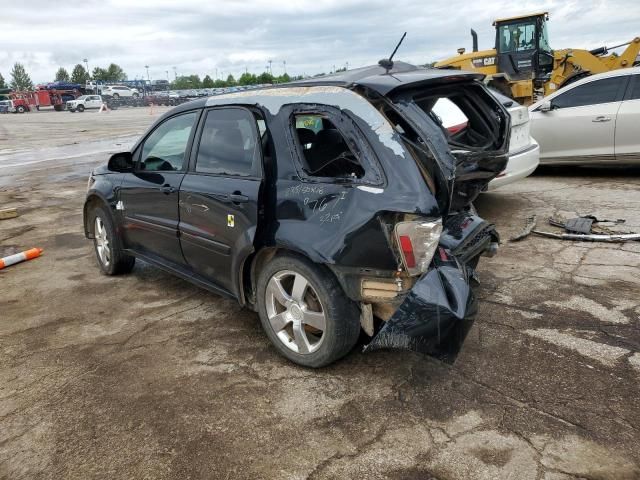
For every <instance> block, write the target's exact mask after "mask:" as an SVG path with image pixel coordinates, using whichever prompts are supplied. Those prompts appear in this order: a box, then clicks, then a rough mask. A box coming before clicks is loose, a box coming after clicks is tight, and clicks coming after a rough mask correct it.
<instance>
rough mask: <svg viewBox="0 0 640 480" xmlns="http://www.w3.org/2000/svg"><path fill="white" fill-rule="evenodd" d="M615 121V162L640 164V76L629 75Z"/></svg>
mask: <svg viewBox="0 0 640 480" xmlns="http://www.w3.org/2000/svg"><path fill="white" fill-rule="evenodd" d="M630 77H631V78H630V80H629V81H630V83H629V87H628V90H627V94H626V96H625V99H624V102H622V105H620V109H619V110H618V119H617V120H616V145H615V149H616V162H620V163H640V135H639V134H638V126H639V125H640V74H637V75H631V76H630Z"/></svg>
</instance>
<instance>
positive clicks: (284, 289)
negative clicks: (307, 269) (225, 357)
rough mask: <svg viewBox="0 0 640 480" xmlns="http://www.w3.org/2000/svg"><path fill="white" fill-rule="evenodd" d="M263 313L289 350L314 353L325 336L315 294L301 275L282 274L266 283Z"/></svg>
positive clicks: (318, 301) (323, 317)
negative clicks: (264, 312)
mask: <svg viewBox="0 0 640 480" xmlns="http://www.w3.org/2000/svg"><path fill="white" fill-rule="evenodd" d="M265 295H266V302H265V304H266V310H267V317H268V318H269V323H270V325H271V328H273V331H274V332H275V334H276V336H277V337H278V339H279V340H280V341H281V342H282V343H283V344H284V345H285V346H286V347H287V348H289V349H290V350H293V351H294V352H296V353H299V354H302V355H306V354H309V353H313V352H315V351H316V350H317V349H318V348H319V347H320V345H321V344H322V341H323V339H324V336H325V331H326V328H327V327H326V325H327V322H326V316H325V313H324V308H323V306H322V304H321V303H320V300H319V298H318V294H317V292H316V291H315V289H314V288H313V286H312V285H311V284H310V283H309V281H308V280H307V279H306V278H305V277H304V276H303V275H301V274H300V273H297V272H294V271H291V270H282V271H280V272H277V273H275V274H274V275H273V276H272V277H271V278H270V279H269V282H268V283H267V288H266V292H265Z"/></svg>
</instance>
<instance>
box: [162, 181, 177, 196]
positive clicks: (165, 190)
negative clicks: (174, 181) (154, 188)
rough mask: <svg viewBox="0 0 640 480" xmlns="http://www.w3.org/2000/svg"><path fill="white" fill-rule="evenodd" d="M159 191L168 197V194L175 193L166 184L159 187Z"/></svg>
mask: <svg viewBox="0 0 640 480" xmlns="http://www.w3.org/2000/svg"><path fill="white" fill-rule="evenodd" d="M160 191H161V192H162V193H164V194H165V195H169V194H170V193H173V192H175V191H176V189H175V188H173V187H172V186H171V185H169V184H168V183H167V184H165V185H163V186H161V187H160Z"/></svg>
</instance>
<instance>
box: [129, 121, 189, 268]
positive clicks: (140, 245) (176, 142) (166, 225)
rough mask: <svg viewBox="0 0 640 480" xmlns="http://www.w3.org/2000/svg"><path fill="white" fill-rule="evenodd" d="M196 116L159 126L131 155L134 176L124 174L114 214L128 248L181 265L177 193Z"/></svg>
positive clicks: (182, 260) (165, 122) (164, 122)
mask: <svg viewBox="0 0 640 480" xmlns="http://www.w3.org/2000/svg"><path fill="white" fill-rule="evenodd" d="M199 115H200V111H199V110H198V111H191V112H186V113H181V114H178V115H175V116H173V117H170V118H168V119H166V120H164V121H163V122H162V123H160V124H159V125H158V126H157V127H156V128H155V129H154V130H153V131H152V132H151V133H150V134H149V135H148V136H147V137H146V139H145V140H144V141H143V142H142V143H141V145H140V146H139V147H138V148H137V149H136V152H134V158H135V157H136V156H137V157H138V161H137V162H136V166H135V171H134V172H133V173H127V174H125V175H124V178H123V181H122V185H121V188H120V194H119V202H118V209H119V210H121V211H122V212H123V226H124V240H125V246H126V247H127V248H130V249H133V250H135V251H137V252H139V253H141V254H143V255H147V256H150V257H152V258H155V259H159V260H163V261H164V260H166V261H169V262H171V263H174V264H176V265H178V266H179V265H184V257H183V256H182V251H181V250H180V242H179V240H178V220H179V214H178V190H179V188H180V183H181V182H182V178H183V177H184V172H185V169H186V164H187V155H186V153H187V152H189V151H190V146H191V143H192V141H193V140H192V139H193V135H194V132H195V126H196V123H197V120H198V117H199Z"/></svg>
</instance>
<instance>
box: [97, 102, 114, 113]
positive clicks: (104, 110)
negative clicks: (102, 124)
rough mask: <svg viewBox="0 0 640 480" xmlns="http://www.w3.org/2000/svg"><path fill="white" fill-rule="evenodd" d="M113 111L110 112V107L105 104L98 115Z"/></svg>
mask: <svg viewBox="0 0 640 480" xmlns="http://www.w3.org/2000/svg"><path fill="white" fill-rule="evenodd" d="M110 111H111V110H109V107H108V106H107V104H106V102H103V103H102V105H101V106H100V110H98V113H102V112H105V113H109V112H110Z"/></svg>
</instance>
